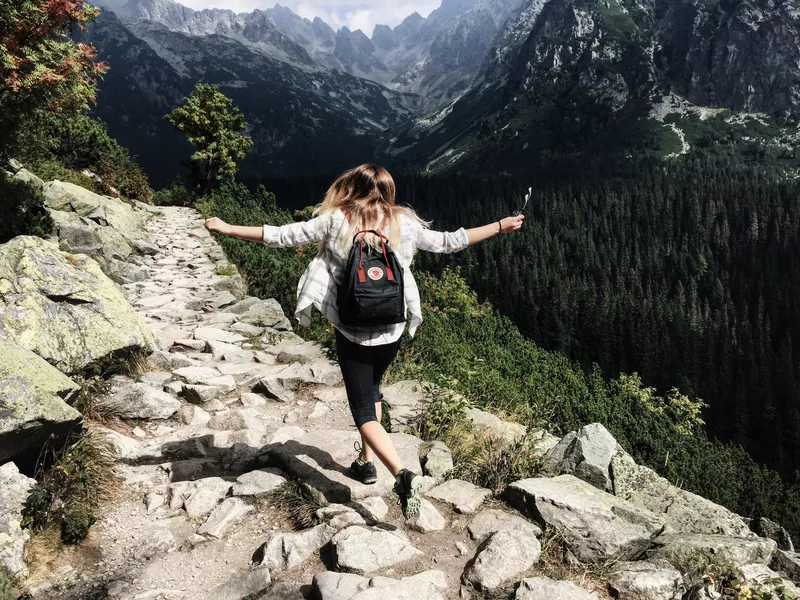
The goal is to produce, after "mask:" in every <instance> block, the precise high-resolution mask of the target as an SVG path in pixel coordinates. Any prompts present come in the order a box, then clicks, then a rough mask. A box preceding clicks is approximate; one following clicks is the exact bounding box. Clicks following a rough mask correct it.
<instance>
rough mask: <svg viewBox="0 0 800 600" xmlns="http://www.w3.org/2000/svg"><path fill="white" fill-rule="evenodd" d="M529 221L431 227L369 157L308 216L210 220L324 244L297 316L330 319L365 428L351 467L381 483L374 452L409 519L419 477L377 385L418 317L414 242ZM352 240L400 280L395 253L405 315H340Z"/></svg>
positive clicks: (213, 226) (444, 241)
mask: <svg viewBox="0 0 800 600" xmlns="http://www.w3.org/2000/svg"><path fill="white" fill-rule="evenodd" d="M523 219H524V216H523V215H519V216H514V217H506V218H504V219H502V220H500V221H496V222H494V223H490V224H489V225H484V226H483V227H476V228H474V229H466V230H465V229H464V228H463V227H462V228H461V229H459V230H458V231H455V232H452V233H445V232H439V231H433V230H431V229H429V223H426V222H425V221H423V220H422V219H420V218H419V217H418V216H417V215H416V213H415V212H414V211H413V210H411V209H410V208H408V207H405V206H397V205H396V204H395V185H394V180H393V179H392V177H391V175H390V174H389V172H388V171H387V170H386V169H384V168H383V167H381V166H379V165H373V164H365V165H361V166H359V167H356V168H354V169H351V170H349V171H346V172H345V173H343V174H342V175H340V176H339V177H338V178H337V179H336V181H334V182H333V184H332V185H331V186H330V188H329V189H328V191H327V193H326V194H325V198H324V200H323V201H322V204H320V205H319V206H317V207H316V209H315V211H314V217H313V218H312V219H311V220H309V221H304V222H299V223H291V224H289V225H283V226H280V227H274V226H271V225H264V226H263V227H246V226H239V225H229V224H228V223H225V222H224V221H222V220H221V219H219V218H217V217H211V218H209V219H207V220H206V222H205V226H206V228H207V229H208V230H209V231H215V232H217V233H220V234H223V235H231V236H235V237H238V238H241V239H244V240H249V241H252V242H262V243H264V244H266V245H267V246H271V247H279V248H282V247H287V246H299V245H303V244H310V243H315V242H316V243H318V244H319V252H318V253H317V256H316V257H315V258H314V259H313V260H312V261H311V263H310V264H309V266H308V268H307V269H306V271H305V273H304V274H303V276H302V278H301V279H300V282H299V284H298V287H297V297H298V301H297V309H296V311H295V317H296V318H297V319H298V321H299V322H300V324H301V325H303V326H308V325H310V324H311V312H312V310H313V309H314V308H316V309H317V310H318V311H320V312H321V313H322V314H323V315H325V316H326V317H327V318H328V319H329V320H330V322H331V323H332V324H333V326H334V328H335V336H336V353H337V356H338V360H339V366H340V367H341V370H342V377H343V379H344V384H345V389H346V391H347V399H348V402H349V404H350V411H351V413H352V415H353V419H354V420H355V424H356V427H357V428H358V430H359V432H360V433H361V445H360V447H359V445H358V443H356V451H359V456H358V457H357V458H356V459H355V460H354V461H353V464H352V465H351V467H350V472H351V475H352V476H353V477H354V478H355V479H357V480H359V481H361V482H362V483H365V484H371V483H375V482H376V481H377V471H376V469H375V465H374V464H373V462H372V461H373V457H374V455H377V456H378V458H379V459H380V460H381V462H383V464H384V465H386V468H387V469H389V471H390V472H391V473H392V474H393V475H394V476H395V485H394V492H395V493H396V494H397V496H398V498H399V502H400V504H401V507H402V511H403V516H404V517H405V518H411V517H414V516H416V515H417V514H418V513H419V506H420V497H419V486H420V484H421V483H422V477H421V476H420V475H417V474H415V473H413V472H411V471H409V470H408V469H406V468H404V466H403V464H402V462H401V461H400V457H399V456H398V454H397V451H396V450H395V448H394V444H392V440H391V438H390V437H389V435H388V434H387V433H386V430H385V429H384V428H383V427H382V426H381V396H380V391H379V390H380V383H381V378H382V377H383V374H384V372H385V371H386V369H387V368H388V367H389V365H390V364H391V362H392V360H394V358H395V356H396V355H397V350H398V346H399V344H400V337H401V335H402V334H403V330H404V329H405V325H406V317H407V316H408V314H410V323H409V330H408V332H409V335H411V336H412V337H413V335H414V332H415V330H416V329H417V326H418V325H419V324H420V323H421V322H422V313H421V309H420V298H419V290H418V288H417V284H416V282H415V281H414V277H413V275H412V274H411V271H410V266H411V261H412V259H413V257H414V253H415V252H416V250H417V249H419V250H425V251H428V252H447V253H450V252H458V251H460V250H463V249H464V248H466V247H467V246H468V245H470V244H475V243H477V242H480V241H482V240H485V239H487V238H490V237H493V236H495V235H497V234H498V233H511V232H512V231H516V230H518V229H519V228H520V227H522V221H523ZM369 231H373V232H372V233H368V232H369ZM376 232H378V233H376ZM386 244H388V249H387V247H386ZM367 246H368V247H367ZM354 247H355V248H356V249H357V252H356V253H355V254H358V258H359V259H360V261H361V262H360V263H359V266H361V264H362V263H363V255H364V248H365V247H367V254H369V251H370V249H371V248H374V249H375V252H374V253H373V255H374V256H376V257H378V259H379V260H380V261H381V262H379V263H373V264H379V265H381V266H382V265H383V264H384V263H383V262H382V261H383V260H384V259H385V268H381V267H380V266H373V267H372V268H368V269H367V271H366V274H367V275H368V276H369V279H372V280H380V281H383V280H384V278H385V277H386V278H388V279H392V280H394V279H395V276H394V274H393V273H392V269H391V268H390V262H391V261H390V258H389V257H391V260H394V261H396V262H395V264H397V263H399V265H400V270H401V271H402V273H401V274H400V276H399V281H400V282H401V283H400V286H401V288H402V297H401V298H399V301H400V306H401V308H400V310H399V311H398V313H400V314H401V316H400V317H399V318H398V319H396V320H397V321H400V322H393V323H389V324H382V325H374V324H371V323H364V322H355V323H350V321H351V319H349V318H344V314H342V313H340V309H339V304H338V300H337V294H338V293H339V290H340V289H341V288H340V287H339V286H340V285H341V284H342V280H343V278H345V277H346V276H347V275H348V271H347V269H348V268H349V266H348V255H349V254H350V251H351V248H354ZM359 253H360V254H359ZM355 254H354V255H355ZM395 257H396V258H395ZM351 263H352V260H351ZM358 270H359V279H360V281H361V282H362V284H363V283H364V282H366V284H370V282H369V281H367V277H365V276H364V275H365V274H364V270H363V268H360V269H358ZM384 271H386V273H384ZM372 283H373V284H374V283H375V282H372ZM343 321H347V322H348V323H349V324H345V323H344V322H343Z"/></svg>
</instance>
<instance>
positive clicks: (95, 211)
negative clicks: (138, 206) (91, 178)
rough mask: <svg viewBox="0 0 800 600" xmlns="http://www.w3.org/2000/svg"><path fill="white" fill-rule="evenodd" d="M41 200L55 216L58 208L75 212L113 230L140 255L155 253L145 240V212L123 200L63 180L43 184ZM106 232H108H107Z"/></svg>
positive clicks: (155, 250)
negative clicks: (42, 198)
mask: <svg viewBox="0 0 800 600" xmlns="http://www.w3.org/2000/svg"><path fill="white" fill-rule="evenodd" d="M44 201H45V205H46V206H47V207H48V208H49V209H51V214H53V215H56V214H58V213H57V211H61V212H64V213H74V214H75V215H76V216H78V217H82V218H83V219H86V220H88V221H90V222H91V223H93V224H94V225H96V226H97V227H99V228H102V229H105V230H110V231H113V232H114V234H115V235H119V236H121V237H122V239H123V240H124V241H125V243H126V244H127V245H129V246H130V247H131V248H133V249H134V250H135V251H136V252H137V253H139V254H155V253H156V252H157V250H158V248H157V247H156V246H155V245H153V243H152V242H150V240H148V239H147V234H146V233H145V227H144V224H145V221H146V220H147V213H146V212H143V211H136V210H133V208H131V206H130V205H128V204H126V203H125V202H122V201H120V200H117V199H115V198H109V197H108V196H101V195H99V194H95V193H94V192H91V191H89V190H87V189H86V188H83V187H81V186H79V185H75V184H72V183H68V182H64V181H50V182H48V183H46V184H45V186H44ZM56 218H57V217H56ZM108 233H109V232H108V231H107V232H106V234H108ZM59 238H61V235H59ZM101 239H103V240H104V242H105V243H108V242H109V241H110V240H109V238H101ZM110 239H115V238H110Z"/></svg>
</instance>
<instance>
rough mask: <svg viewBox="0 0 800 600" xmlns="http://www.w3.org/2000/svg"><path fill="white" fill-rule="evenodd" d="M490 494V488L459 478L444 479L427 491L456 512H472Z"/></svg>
mask: <svg viewBox="0 0 800 600" xmlns="http://www.w3.org/2000/svg"><path fill="white" fill-rule="evenodd" d="M491 495H492V492H491V490H487V489H486V488H482V487H478V486H476V485H473V484H471V483H470V482H468V481H462V480H461V479H451V480H449V481H445V482H444V483H443V484H442V485H438V486H436V487H435V488H433V489H432V490H429V491H428V496H430V497H431V498H435V499H436V500H441V501H442V502H447V503H448V504H451V505H452V506H453V508H454V509H455V510H456V512H459V513H462V514H471V513H474V512H475V511H476V510H478V507H480V505H481V504H483V502H484V500H486V499H487V498H489V497H490V496H491Z"/></svg>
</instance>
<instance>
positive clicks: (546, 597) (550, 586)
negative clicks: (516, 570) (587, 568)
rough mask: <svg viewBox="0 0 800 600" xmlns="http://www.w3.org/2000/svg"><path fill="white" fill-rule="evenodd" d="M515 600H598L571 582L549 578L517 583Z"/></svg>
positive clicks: (598, 599) (533, 578)
mask: <svg viewBox="0 0 800 600" xmlns="http://www.w3.org/2000/svg"><path fill="white" fill-rule="evenodd" d="M514 598H515V599H516V600H600V598H599V597H598V595H597V594H596V593H595V592H587V591H586V590H584V589H583V588H579V587H578V586H577V585H575V584H574V583H572V582H571V581H555V580H553V579H550V578H549V577H532V578H530V579H523V580H522V581H520V582H519V587H518V588H517V593H516V595H515V596H514Z"/></svg>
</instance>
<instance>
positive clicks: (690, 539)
mask: <svg viewBox="0 0 800 600" xmlns="http://www.w3.org/2000/svg"><path fill="white" fill-rule="evenodd" d="M775 549H776V544H775V541H774V540H769V539H766V538H759V537H757V538H749V539H746V538H737V537H730V536H724V535H705V534H696V533H695V534H688V533H687V534H678V535H662V536H660V537H659V538H658V539H656V540H655V545H654V547H653V549H651V550H650V551H648V555H649V556H650V557H653V558H664V559H666V560H668V561H670V562H671V563H672V564H673V565H675V566H677V567H679V568H681V569H682V570H683V571H684V572H686V573H690V574H693V575H702V574H703V573H705V572H706V570H707V569H708V568H709V567H710V566H711V565H714V567H715V568H717V569H730V570H735V569H738V568H740V567H741V566H743V565H749V564H753V563H759V564H762V565H768V564H769V563H770V561H771V560H772V556H773V555H774V554H775Z"/></svg>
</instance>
